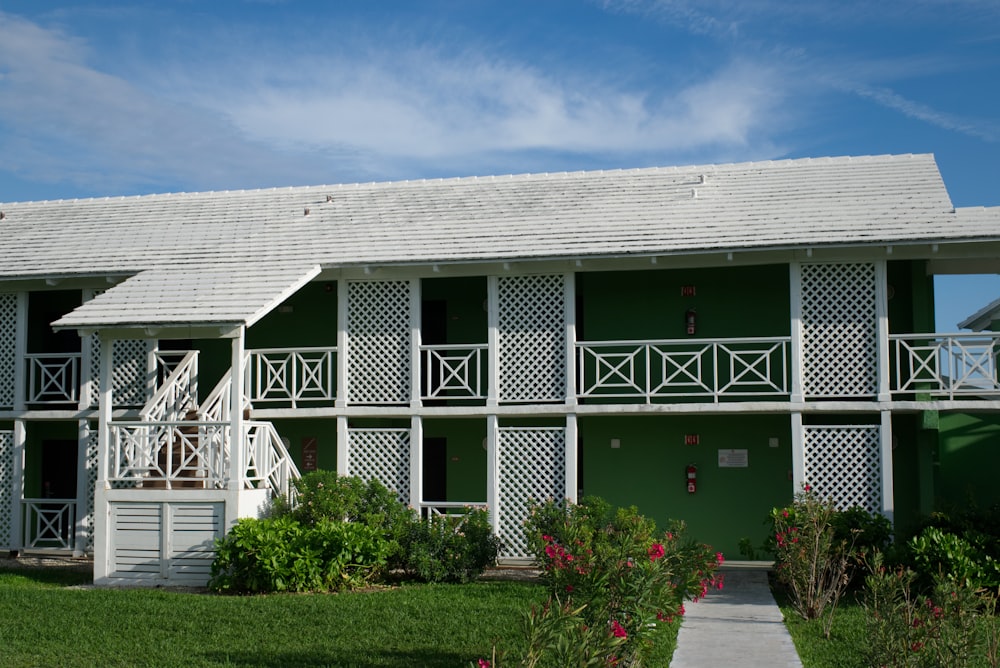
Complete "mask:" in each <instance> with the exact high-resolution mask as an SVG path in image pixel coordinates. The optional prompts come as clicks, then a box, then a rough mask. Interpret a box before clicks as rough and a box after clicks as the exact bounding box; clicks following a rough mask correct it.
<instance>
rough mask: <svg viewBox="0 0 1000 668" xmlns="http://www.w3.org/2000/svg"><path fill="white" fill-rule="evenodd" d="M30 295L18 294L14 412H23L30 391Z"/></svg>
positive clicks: (15, 331) (15, 334)
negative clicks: (28, 358) (28, 357)
mask: <svg viewBox="0 0 1000 668" xmlns="http://www.w3.org/2000/svg"><path fill="white" fill-rule="evenodd" d="M27 354H28V293H27V292H18V293H17V318H16V320H15V327H14V410H16V411H23V410H24V408H25V404H26V403H27V399H26V397H25V394H26V393H27V391H28V360H27V358H26V357H25V355H27Z"/></svg>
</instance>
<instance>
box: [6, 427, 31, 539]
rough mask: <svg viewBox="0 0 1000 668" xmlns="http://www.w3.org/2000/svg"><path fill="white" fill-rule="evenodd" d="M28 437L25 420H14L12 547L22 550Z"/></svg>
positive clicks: (11, 493)
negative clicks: (25, 454) (25, 461)
mask: <svg viewBox="0 0 1000 668" xmlns="http://www.w3.org/2000/svg"><path fill="white" fill-rule="evenodd" d="M27 439H28V434H27V431H26V430H25V425H24V420H14V471H13V473H14V486H13V488H12V489H11V490H10V496H11V510H13V511H14V516H13V517H12V518H11V533H12V534H13V535H12V536H11V539H12V541H13V542H12V544H11V549H14V550H21V549H23V548H24V527H23V526H22V522H21V519H22V517H23V516H24V504H23V503H22V500H23V499H24V450H25V444H26V441H27Z"/></svg>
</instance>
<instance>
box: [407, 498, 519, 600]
mask: <svg viewBox="0 0 1000 668" xmlns="http://www.w3.org/2000/svg"><path fill="white" fill-rule="evenodd" d="M499 552H500V540H499V539H498V538H497V537H496V536H495V535H494V534H493V527H492V526H490V519H489V514H488V513H487V512H486V511H485V510H481V509H470V510H469V511H468V513H466V514H465V515H463V516H448V515H435V516H432V517H430V518H428V519H427V520H415V521H414V522H412V523H411V524H410V529H409V536H408V538H407V540H406V561H405V568H406V571H407V573H408V574H410V575H411V576H413V577H416V578H419V579H421V580H424V581H425V582H469V581H470V580H473V579H475V578H476V577H478V576H479V575H481V574H482V573H483V571H484V570H486V568H487V567H489V566H492V565H493V564H495V563H496V560H497V555H498V554H499Z"/></svg>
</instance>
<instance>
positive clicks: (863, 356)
mask: <svg viewBox="0 0 1000 668" xmlns="http://www.w3.org/2000/svg"><path fill="white" fill-rule="evenodd" d="M875 280H876V272H875V265H874V264H871V263H867V264H805V265H802V281H801V285H802V293H801V301H802V383H803V393H804V394H805V395H806V396H809V397H857V396H871V395H873V394H875V393H876V391H877V389H878V327H877V325H878V313H877V308H876V293H875Z"/></svg>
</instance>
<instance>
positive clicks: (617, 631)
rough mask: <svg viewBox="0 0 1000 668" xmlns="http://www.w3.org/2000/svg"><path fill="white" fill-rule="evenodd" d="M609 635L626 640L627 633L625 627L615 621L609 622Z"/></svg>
mask: <svg viewBox="0 0 1000 668" xmlns="http://www.w3.org/2000/svg"><path fill="white" fill-rule="evenodd" d="M611 633H612V635H614V637H616V638H628V631H626V630H625V627H624V626H622V625H621V624H619V623H618V620H617V619H612V620H611Z"/></svg>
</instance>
